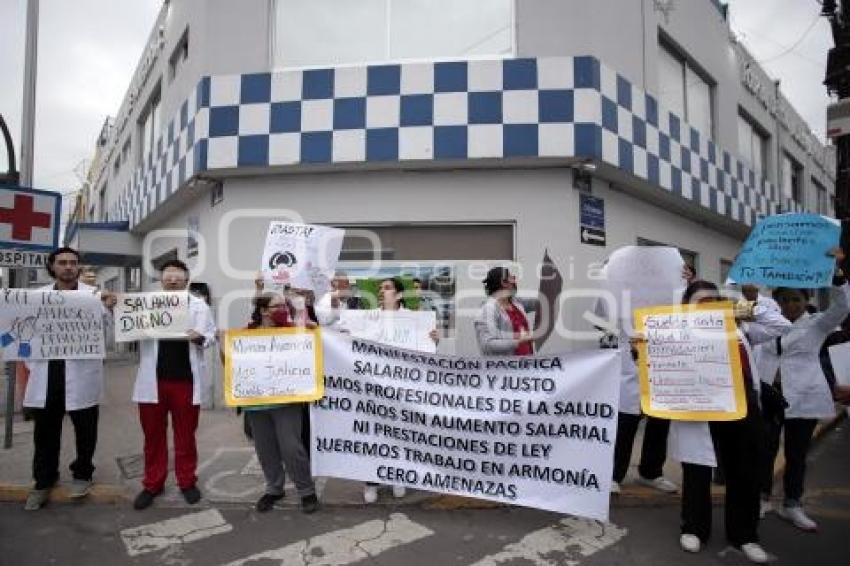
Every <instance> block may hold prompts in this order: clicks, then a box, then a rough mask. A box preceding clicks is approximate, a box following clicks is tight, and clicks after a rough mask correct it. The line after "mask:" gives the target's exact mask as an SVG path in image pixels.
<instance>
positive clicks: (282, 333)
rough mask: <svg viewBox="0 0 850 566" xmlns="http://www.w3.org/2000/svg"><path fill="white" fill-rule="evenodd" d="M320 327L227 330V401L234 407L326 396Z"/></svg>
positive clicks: (225, 385) (225, 395)
mask: <svg viewBox="0 0 850 566" xmlns="http://www.w3.org/2000/svg"><path fill="white" fill-rule="evenodd" d="M322 375H323V373H322V339H321V333H320V331H319V329H317V328H316V329H305V328H262V329H253V330H228V331H227V332H226V333H225V339H224V400H225V403H226V404H227V405H228V406H230V407H239V406H251V405H268V404H276V403H303V402H306V401H315V400H316V399H321V398H322V395H324V380H323V379H322Z"/></svg>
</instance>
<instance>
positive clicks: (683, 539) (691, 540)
mask: <svg viewBox="0 0 850 566" xmlns="http://www.w3.org/2000/svg"><path fill="white" fill-rule="evenodd" d="M679 546H681V547H682V550H684V551H685V552H699V549H700V547H701V546H702V543H701V542H700V540H699V537H698V536H696V535H688V534H684V535H682V536H680V537H679Z"/></svg>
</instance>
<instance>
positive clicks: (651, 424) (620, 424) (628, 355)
mask: <svg viewBox="0 0 850 566" xmlns="http://www.w3.org/2000/svg"><path fill="white" fill-rule="evenodd" d="M635 252H640V254H641V256H642V257H640V258H638V260H637V261H634V260H633V261H632V263H634V264H636V265H639V266H646V265H647V264H650V265H651V263H652V262H649V261H647V258H646V257H645V256H646V254H648V253H653V254H656V255H658V254H662V253H664V252H666V250H665V249H664V248H661V247H657V248H631V247H629V248H621V249H620V250H618V251H617V252H615V255H614V260H615V262H616V261H618V260H620V261H622V260H624V259H629V258H627V257H624V256H625V255H626V254H631V253H635ZM670 255H671V256H672V257H673V258H675V260H676V261H675V262H673V261H671V262H669V264H668V263H667V262H663V263H662V262H658V263H659V267H658V270H659V271H662V272H664V273H665V274H667V275H668V277H666V278H665V279H666V280H668V281H669V282H670V283H672V284H675V285H676V286H677V287H676V288H680V287H681V281H682V280H684V281H686V282H690V281H692V280H693V279H694V278H695V277H696V272H695V271H694V268H693V267H691V266H690V265H688V264H686V263H683V262H682V260H681V255H680V254H679V252H678V250H675V249H670ZM608 261H609V260H606V268H607V262H608ZM677 273H678V274H680V275H681V278H679V277H677ZM624 280H625V281H628V282H630V284H634V283H637V284H638V285H640V284H641V280H640V279H638V278H634V279H632V278H631V277H629V276H628V274H624ZM650 280H651V279H650ZM646 283H647V284H649V282H648V281H646ZM662 287H663V286H662ZM615 288H616V287H615ZM673 288H674V287H671V295H672V294H673V293H674V291H673ZM619 290H620V291H621V293H616V295H619V297H618V298H620V299H621V300H623V301H624V302H625V292H630V293H631V291H632V289H629V288H627V287H622V288H621V289H619ZM635 290H640V291H643V289H635ZM650 302H653V301H650ZM593 312H594V314H595V315H596V316H597V317H598V319H599V321H604V322H605V323H606V324H604V325H603V326H597V327H596V328H597V329H598V330H600V331H602V332H603V333H605V334H604V335H603V337H602V339H601V340H600V346H601V347H603V348H609V347H613V348H617V349H618V350H619V353H620V362H621V364H620V367H621V369H620V404H619V410H618V413H617V440H616V441H615V444H614V470H613V477H612V480H613V481H612V483H611V492H612V493H614V494H618V493H620V489H621V488H620V486H621V484H622V483H623V480H625V478H626V474H627V472H628V470H629V464H630V463H631V459H632V449H633V446H634V442H635V437H636V436H637V431H638V426H639V425H640V421H641V420H642V419H644V418H645V419H646V424H645V426H644V430H643V440H642V444H641V454H640V463H639V464H638V469H637V472H638V475H637V479H636V481H637V483H640V484H643V485H646V486H648V487H651V488H653V489H657V490H658V491H661V492H663V493H676V492H677V491H678V490H679V487H678V486H677V485H676V484H675V483H674V482H672V481H671V480H669V479H668V478H666V477H664V462H665V461H666V460H667V435H668V433H669V430H670V421H669V420H667V419H661V418H656V417H651V416H648V415H643V414H642V413H641V409H640V391H639V386H638V371H637V367H636V366H635V359H636V357H637V352H636V351H635V349H634V347H633V346H632V343H631V342H630V338H631V336H630V333H629V327H631V326H632V323H631V322H630V321H629V319H628V317H624V316H622V314H623V313H618V312H616V309H615V312H609V310H608V304H607V303H606V302H605V301H604V300H602V298H601V297H600V298H599V299H598V300H597V301H596V304H595V305H594V307H593Z"/></svg>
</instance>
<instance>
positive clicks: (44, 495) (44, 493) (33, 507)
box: [24, 489, 50, 511]
mask: <svg viewBox="0 0 850 566" xmlns="http://www.w3.org/2000/svg"><path fill="white" fill-rule="evenodd" d="M48 497H50V490H49V489H31V490H30V492H29V494H28V495H27V502H26V503H25V504H24V510H25V511H38V510H39V509H41V508H42V507H43V506H44V504H45V503H47V499H48Z"/></svg>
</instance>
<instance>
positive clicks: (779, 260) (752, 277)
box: [729, 214, 841, 289]
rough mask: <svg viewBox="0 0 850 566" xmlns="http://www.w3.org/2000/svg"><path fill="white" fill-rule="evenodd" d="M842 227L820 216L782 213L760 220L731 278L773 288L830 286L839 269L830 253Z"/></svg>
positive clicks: (748, 239)
mask: <svg viewBox="0 0 850 566" xmlns="http://www.w3.org/2000/svg"><path fill="white" fill-rule="evenodd" d="M840 235H841V227H840V226H839V225H838V224H837V223H835V222H833V221H831V220H829V219H828V218H825V217H823V216H819V215H817V214H778V215H775V216H768V217H767V218H764V219H763V220H761V221H759V223H758V224H756V225H755V227H754V228H753V229H752V231H751V232H750V235H749V236H748V237H747V241H746V242H744V246H743V247H742V248H741V251H740V252H739V253H738V257H736V258H735V263H734V264H733V265H732V269H730V270H729V278H730V279H732V280H733V281H735V282H736V283H758V284H762V285H767V286H769V287H798V288H809V289H816V288H819V287H829V285H830V284H831V281H832V274H833V271H834V269H835V262H834V260H833V259H832V258H831V257H830V256H828V255H827V252H828V251H829V250H830V249H832V248H834V247H835V246H837V245H838V239H839V236H840Z"/></svg>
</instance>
